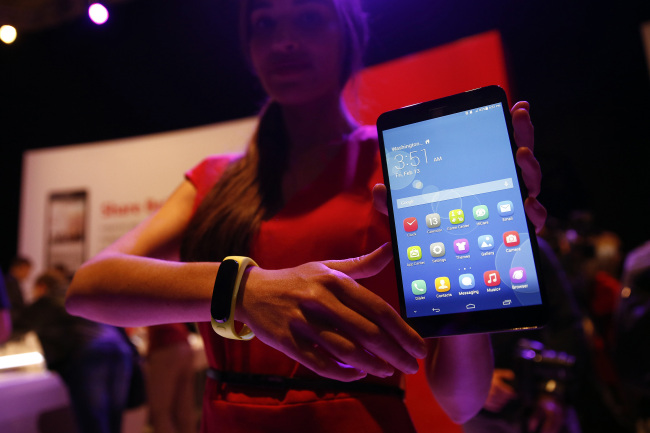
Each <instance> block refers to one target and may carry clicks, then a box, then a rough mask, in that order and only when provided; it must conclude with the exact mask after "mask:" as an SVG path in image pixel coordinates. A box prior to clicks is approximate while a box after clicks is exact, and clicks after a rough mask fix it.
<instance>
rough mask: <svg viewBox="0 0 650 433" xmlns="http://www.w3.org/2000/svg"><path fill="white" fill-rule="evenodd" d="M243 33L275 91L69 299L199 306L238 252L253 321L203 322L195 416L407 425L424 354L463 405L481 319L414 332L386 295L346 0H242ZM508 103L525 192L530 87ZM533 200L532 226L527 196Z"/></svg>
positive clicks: (241, 315)
mask: <svg viewBox="0 0 650 433" xmlns="http://www.w3.org/2000/svg"><path fill="white" fill-rule="evenodd" d="M242 33H243V41H244V45H245V47H246V52H247V54H248V55H249V58H250V61H251V64H252V66H253V67H254V69H255V71H256V72H257V74H258V76H259V78H260V80H261V82H262V84H263V86H264V88H265V89H266V91H267V92H268V94H269V96H270V102H269V103H268V104H267V106H266V108H265V110H264V111H263V113H262V114H261V117H260V123H259V127H258V129H257V132H256V134H255V137H254V138H253V141H252V143H251V144H250V146H249V147H248V149H247V151H246V153H245V154H244V155H243V156H242V155H230V156H221V157H212V158H208V159H206V160H205V161H203V162H202V163H201V164H199V165H198V166H197V167H195V168H194V169H192V170H190V171H189V172H188V173H187V174H186V177H187V179H186V181H185V182H183V183H182V185H181V186H180V187H179V188H178V189H177V190H176V191H175V192H174V193H173V194H172V196H171V197H170V198H169V200H168V201H167V202H166V204H165V205H164V206H163V207H162V208H161V209H160V210H159V211H158V212H157V213H156V214H155V215H153V216H152V217H151V218H149V219H148V220H147V221H145V222H144V223H142V224H141V225H140V226H138V227H137V228H135V229H134V230H133V231H131V232H129V233H128V234H127V235H125V236H124V237H123V238H121V239H120V240H118V241H117V242H116V243H115V244H114V245H112V246H110V247H109V248H107V249H106V250H105V251H103V252H101V253H100V254H99V255H98V256H96V257H95V258H93V259H92V260H90V261H89V262H88V263H86V264H85V265H84V266H83V267H82V268H81V269H80V270H79V271H78V272H77V274H76V276H75V280H74V282H73V285H72V287H71V290H70V294H69V298H68V308H69V309H70V311H72V312H74V313H75V314H80V315H84V316H88V317H94V318H95V319H96V320H101V321H106V322H109V323H114V324H119V325H122V326H126V325H128V326H141V325H152V324H157V323H167V322H192V321H196V322H206V321H209V320H210V300H211V295H212V289H213V284H214V283H215V275H216V274H217V270H218V269H219V267H220V263H219V262H220V261H221V260H223V259H224V258H225V257H226V256H229V255H241V256H250V257H252V258H253V259H254V260H255V261H257V263H258V264H259V266H251V267H248V268H247V269H246V272H245V273H244V277H243V279H242V282H241V285H240V291H239V295H238V296H237V299H236V302H237V304H236V308H235V312H234V317H235V319H236V320H237V321H239V322H242V323H245V324H247V325H248V326H249V327H250V328H251V329H252V331H253V332H254V333H255V336H256V337H257V338H256V339H254V340H252V341H249V342H242V341H234V340H229V339H228V340H227V339H223V338H221V337H218V336H216V335H215V334H214V333H213V332H212V330H211V329H210V325H209V324H205V323H202V324H201V325H200V327H201V333H202V335H203V338H204V341H205V343H206V350H207V353H208V360H209V363H210V367H211V370H210V371H211V373H212V374H211V377H212V378H211V379H209V380H208V383H207V385H206V394H205V400H204V410H203V421H202V428H203V431H210V432H212V431H246V432H254V431H283V432H286V431H304V430H306V429H310V430H311V431H318V432H319V431H352V430H353V429H361V431H364V432H374V431H377V432H379V431H401V432H407V431H413V426H412V424H411V422H410V419H409V416H408V413H407V411H406V408H405V406H404V402H403V399H402V395H401V387H402V383H403V378H404V377H403V375H402V373H407V374H409V373H414V372H415V371H416V370H417V368H418V364H417V359H418V358H420V359H424V358H425V357H426V358H427V361H426V366H427V377H428V379H429V383H430V385H431V388H432V390H433V392H434V394H435V395H436V397H437V399H438V401H439V403H440V405H441V406H442V407H443V409H445V410H446V411H447V413H448V414H449V415H450V416H451V417H452V419H454V420H455V421H457V422H462V421H464V420H466V419H468V418H469V417H471V416H472V415H474V414H475V413H476V412H477V411H478V410H479V409H480V407H481V406H482V404H483V402H484V400H485V397H486V396H487V392H488V390H489V387H490V378H491V372H492V356H491V349H490V343H489V337H488V336H487V335H473V336H462V337H454V338H444V339H437V340H429V341H426V342H425V341H424V340H422V339H421V338H420V337H419V336H418V335H417V334H416V333H415V332H414V331H413V330H412V329H411V328H410V327H408V326H407V325H406V323H405V322H404V321H403V320H402V319H401V318H400V317H399V315H398V314H397V313H396V312H395V310H394V308H393V307H391V305H393V306H395V305H397V298H396V296H397V290H396V288H395V283H394V281H395V276H394V275H393V270H392V266H387V264H388V263H389V262H390V260H391V258H392V253H391V248H390V247H389V246H387V244H385V243H386V242H387V241H388V240H389V239H390V237H389V232H388V221H387V218H386V216H385V207H386V195H385V194H386V191H385V188H384V187H383V185H380V186H377V187H375V188H374V189H373V186H375V185H376V184H379V183H381V181H382V175H381V167H380V165H379V155H378V145H377V138H376V132H375V131H374V130H373V128H363V127H359V126H358V125H357V124H356V123H355V122H354V120H353V119H352V118H351V117H350V116H349V115H348V113H347V111H346V109H345V107H344V105H343V103H342V102H341V89H342V88H343V86H344V84H345V82H346V81H347V79H348V78H349V76H350V74H351V73H352V72H353V71H354V69H355V66H356V65H357V64H358V63H359V62H358V61H359V59H360V52H361V47H362V46H363V43H364V42H365V23H364V21H363V14H362V12H361V10H360V7H359V4H358V2H357V1H350V0H252V1H242ZM513 119H514V125H515V129H516V134H517V139H518V140H519V144H520V146H521V147H522V148H521V149H519V153H518V161H519V163H520V165H521V166H522V167H523V168H524V171H525V176H526V182H527V185H528V186H529V189H530V191H531V196H532V197H535V196H536V195H537V193H538V191H539V183H540V178H541V174H540V172H539V166H538V164H537V162H536V160H535V159H534V157H533V155H532V151H531V149H532V144H533V139H532V125H531V124H530V118H529V116H528V105H527V103H519V104H517V105H516V106H515V107H514V108H513ZM373 197H375V200H373ZM373 202H374V203H376V208H377V209H379V210H381V211H382V212H378V211H377V210H376V209H374V208H373ZM527 210H528V213H529V215H530V216H531V218H533V220H534V221H535V222H536V224H537V225H538V226H541V224H543V221H544V218H545V215H544V214H545V211H544V209H543V208H542V207H541V206H540V205H539V203H537V201H536V200H535V199H534V198H531V199H529V200H528V202H527ZM382 244H383V245H382ZM179 257H181V258H182V260H183V262H178V261H177V260H178V258H179ZM334 259H336V260H334ZM357 280H359V281H360V282H357ZM319 376H321V377H322V378H320V377H319ZM332 379H334V380H332ZM360 379H363V380H360ZM346 383H348V384H349V385H346Z"/></svg>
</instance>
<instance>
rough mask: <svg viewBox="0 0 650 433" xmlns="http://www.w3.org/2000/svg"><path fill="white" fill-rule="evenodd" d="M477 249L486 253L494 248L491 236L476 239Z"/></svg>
mask: <svg viewBox="0 0 650 433" xmlns="http://www.w3.org/2000/svg"><path fill="white" fill-rule="evenodd" d="M478 248H479V249H480V250H481V251H488V250H491V249H493V248H494V238H493V237H492V235H483V236H479V237H478Z"/></svg>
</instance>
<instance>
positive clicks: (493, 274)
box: [483, 271, 501, 287]
mask: <svg viewBox="0 0 650 433" xmlns="http://www.w3.org/2000/svg"><path fill="white" fill-rule="evenodd" d="M483 281H484V282H485V285H486V286H488V287H494V286H498V285H499V284H501V276H500V275H499V271H487V272H485V273H484V274H483Z"/></svg>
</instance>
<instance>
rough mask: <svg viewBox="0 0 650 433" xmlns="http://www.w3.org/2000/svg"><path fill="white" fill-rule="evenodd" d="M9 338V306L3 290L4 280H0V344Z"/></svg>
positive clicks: (5, 292) (5, 291) (7, 297)
mask: <svg viewBox="0 0 650 433" xmlns="http://www.w3.org/2000/svg"><path fill="white" fill-rule="evenodd" d="M10 336H11V304H10V303H9V296H7V290H6V289H5V284H4V280H3V279H2V278H0V344H2V343H4V342H5V341H7V340H9V337H10Z"/></svg>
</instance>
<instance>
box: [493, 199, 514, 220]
mask: <svg viewBox="0 0 650 433" xmlns="http://www.w3.org/2000/svg"><path fill="white" fill-rule="evenodd" d="M497 211H498V212H499V215H501V216H509V215H512V214H513V213H515V208H514V206H513V205H512V202H511V201H510V200H504V201H500V202H499V203H497Z"/></svg>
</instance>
